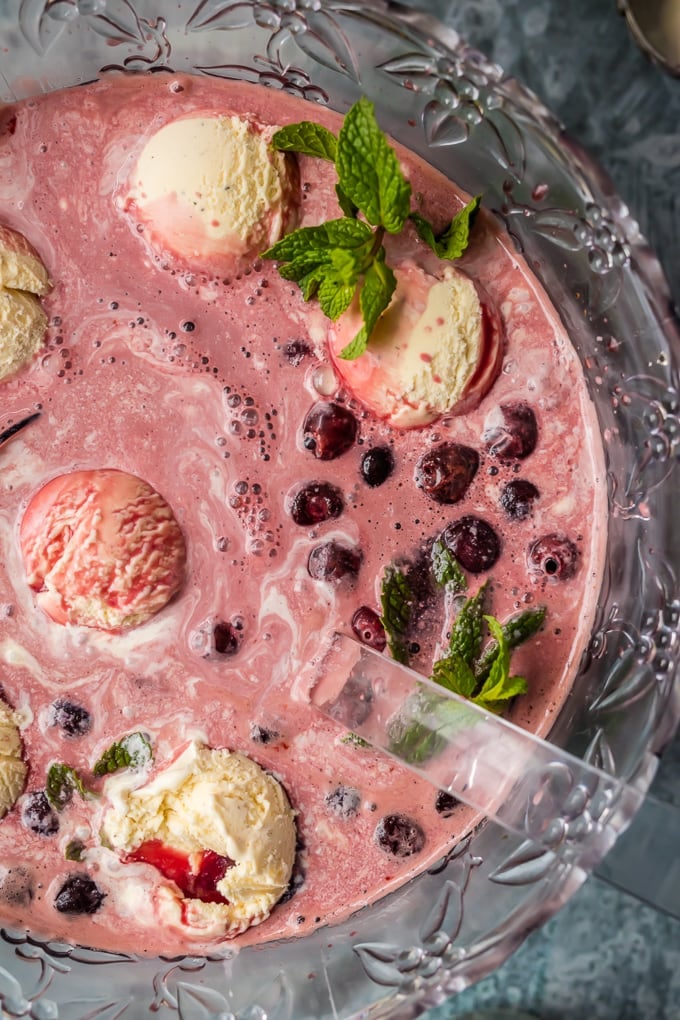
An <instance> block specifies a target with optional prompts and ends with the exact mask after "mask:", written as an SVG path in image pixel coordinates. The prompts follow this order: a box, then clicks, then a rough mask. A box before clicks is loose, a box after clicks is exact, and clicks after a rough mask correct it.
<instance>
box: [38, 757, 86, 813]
mask: <svg viewBox="0 0 680 1020" xmlns="http://www.w3.org/2000/svg"><path fill="white" fill-rule="evenodd" d="M76 791H78V793H79V794H80V796H81V797H87V796H88V793H89V791H88V790H87V788H86V786H85V784H84V783H83V781H82V779H81V778H80V776H79V775H78V773H77V772H76V770H75V769H74V768H72V767H71V766H70V765H64V764H62V763H61V762H53V763H52V765H50V767H49V770H48V772H47V784H46V787H45V793H46V794H47V799H48V801H49V802H50V804H51V805H52V807H53V808H55V809H56V810H57V811H62V810H63V809H64V808H65V807H66V805H67V804H70V803H71V801H72V800H73V794H74V793H75V792H76Z"/></svg>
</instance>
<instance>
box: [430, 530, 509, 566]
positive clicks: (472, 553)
mask: <svg viewBox="0 0 680 1020" xmlns="http://www.w3.org/2000/svg"><path fill="white" fill-rule="evenodd" d="M442 539H443V541H444V544H445V545H446V547H447V548H448V549H449V550H450V551H451V552H452V553H453V555H454V556H455V557H456V559H457V560H458V562H459V563H460V565H461V567H463V569H464V570H469V571H470V573H471V574H481V573H482V571H484V570H490V569H491V567H493V565H494V563H495V562H496V560H497V559H498V557H499V556H500V553H501V542H500V539H499V537H498V535H497V534H496V532H495V531H494V529H493V528H492V527H491V525H490V524H487V522H486V521H484V520H482V518H481V517H473V516H471V515H469V516H466V517H461V518H460V520H459V521H455V522H454V523H453V524H449V526H448V528H446V529H445V531H444V533H443V534H442Z"/></svg>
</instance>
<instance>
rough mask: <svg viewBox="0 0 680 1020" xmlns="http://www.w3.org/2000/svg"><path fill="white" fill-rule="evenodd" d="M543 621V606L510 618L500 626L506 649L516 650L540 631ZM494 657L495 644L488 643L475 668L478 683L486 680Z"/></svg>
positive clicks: (495, 652) (492, 642)
mask: <svg viewBox="0 0 680 1020" xmlns="http://www.w3.org/2000/svg"><path fill="white" fill-rule="evenodd" d="M544 620H545V607H543V606H541V607H539V608H538V609H526V610H524V612H522V613H517V615H516V616H511V617H510V619H509V620H506V621H505V623H504V624H503V625H502V630H503V637H504V639H505V642H506V644H507V646H508V648H509V649H510V650H512V649H513V648H517V647H518V646H519V645H521V644H523V643H524V642H525V641H528V640H529V638H532V637H533V636H534V634H536V633H538V631H539V630H540V629H541V627H542V626H543V621H544ZM496 655H497V645H496V642H495V641H490V642H489V644H488V645H487V646H486V648H485V649H484V652H483V653H482V655H481V657H480V659H479V662H477V664H476V666H475V676H476V677H477V680H478V682H479V683H483V682H484V681H485V680H486V679H487V677H488V675H489V670H490V669H491V666H492V664H493V661H494V659H495V657H496Z"/></svg>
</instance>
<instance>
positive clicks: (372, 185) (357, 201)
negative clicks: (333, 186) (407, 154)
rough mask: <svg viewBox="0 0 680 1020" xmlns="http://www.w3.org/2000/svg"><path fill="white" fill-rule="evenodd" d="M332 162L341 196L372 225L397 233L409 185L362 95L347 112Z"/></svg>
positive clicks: (406, 210) (403, 217) (407, 206)
mask: <svg viewBox="0 0 680 1020" xmlns="http://www.w3.org/2000/svg"><path fill="white" fill-rule="evenodd" d="M335 165H336V167H337V170H338V178H339V181H340V187H341V189H342V192H343V194H344V195H346V196H347V198H349V200H350V201H351V202H353V203H354V205H356V206H357V207H358V208H359V209H360V210H361V212H362V213H363V214H364V216H365V217H366V219H367V220H368V222H369V223H370V224H372V225H373V226H374V227H384V228H385V230H387V231H388V233H390V234H398V233H399V232H400V231H401V230H402V229H403V227H404V223H405V222H406V218H407V216H408V214H409V209H410V201H411V185H410V184H409V182H408V181H407V180H406V178H405V177H404V174H403V172H402V169H401V166H400V165H399V160H398V158H397V154H396V152H395V151H394V149H393V148H391V146H390V145H389V143H388V141H387V138H386V137H385V135H384V134H383V132H382V131H381V130H380V128H379V127H378V122H377V121H376V119H375V108H374V106H373V103H371V102H370V101H369V100H368V99H366V98H365V97H364V98H362V99H360V100H359V102H358V103H355V104H354V106H353V107H352V108H351V110H349V112H348V113H347V115H346V117H345V119H344V121H343V124H342V127H341V128H340V132H339V134H338V148H337V156H336V161H335Z"/></svg>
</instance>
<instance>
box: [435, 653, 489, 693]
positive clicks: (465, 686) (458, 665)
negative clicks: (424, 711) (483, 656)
mask: <svg viewBox="0 0 680 1020" xmlns="http://www.w3.org/2000/svg"><path fill="white" fill-rule="evenodd" d="M430 679H432V680H433V681H434V682H435V683H436V684H439V686H440V687H445V688H446V689H447V690H448V691H452V692H453V693H454V694H460V696H461V697H462V698H471V697H472V695H473V694H474V693H475V688H476V687H477V680H476V679H475V674H474V673H473V672H472V669H471V668H470V666H469V665H468V663H467V662H466V661H465V660H464V659H463V658H462V657H461V656H460V655H457V654H456V653H455V652H451V653H450V654H449V655H445V656H444V658H443V659H438V660H437V662H435V664H434V666H433V667H432V676H431V678H430Z"/></svg>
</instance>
